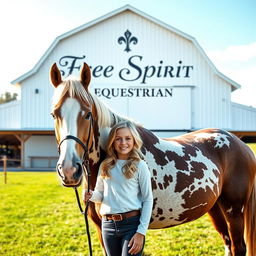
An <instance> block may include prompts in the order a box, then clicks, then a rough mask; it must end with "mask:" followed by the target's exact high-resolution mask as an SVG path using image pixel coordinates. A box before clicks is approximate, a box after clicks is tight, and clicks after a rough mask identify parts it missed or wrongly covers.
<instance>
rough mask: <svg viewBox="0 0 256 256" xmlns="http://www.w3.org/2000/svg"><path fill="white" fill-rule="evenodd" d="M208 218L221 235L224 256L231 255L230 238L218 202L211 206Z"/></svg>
mask: <svg viewBox="0 0 256 256" xmlns="http://www.w3.org/2000/svg"><path fill="white" fill-rule="evenodd" d="M208 214H209V216H210V219H211V221H212V223H213V226H214V227H215V229H216V230H217V231H218V233H219V234H220V236H221V237H222V239H223V241H224V244H225V256H232V253H231V240H230V237H229V233H228V226H227V222H226V220H225V216H224V215H223V213H222V211H221V209H220V207H219V205H218V203H215V205H214V206H213V207H212V208H211V210H210V211H209V212H208Z"/></svg>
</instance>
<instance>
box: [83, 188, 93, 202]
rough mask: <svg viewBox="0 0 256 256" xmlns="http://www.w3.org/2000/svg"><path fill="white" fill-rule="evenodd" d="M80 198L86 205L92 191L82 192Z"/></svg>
mask: <svg viewBox="0 0 256 256" xmlns="http://www.w3.org/2000/svg"><path fill="white" fill-rule="evenodd" d="M82 196H83V201H84V203H86V202H87V201H88V200H89V199H90V198H91V197H92V190H90V192H88V191H87V190H83V194H82Z"/></svg>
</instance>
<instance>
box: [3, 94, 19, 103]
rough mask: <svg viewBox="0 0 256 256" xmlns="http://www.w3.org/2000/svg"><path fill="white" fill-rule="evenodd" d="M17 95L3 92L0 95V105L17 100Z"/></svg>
mask: <svg viewBox="0 0 256 256" xmlns="http://www.w3.org/2000/svg"><path fill="white" fill-rule="evenodd" d="M17 97H18V94H17V93H10V92H5V93H3V94H1V96H0V104H3V103H7V102H10V101H13V100H17Z"/></svg>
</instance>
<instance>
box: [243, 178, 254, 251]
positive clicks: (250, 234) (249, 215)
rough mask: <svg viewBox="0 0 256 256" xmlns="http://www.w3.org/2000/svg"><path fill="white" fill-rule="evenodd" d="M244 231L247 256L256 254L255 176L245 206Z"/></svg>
mask: <svg viewBox="0 0 256 256" xmlns="http://www.w3.org/2000/svg"><path fill="white" fill-rule="evenodd" d="M244 222H245V231H244V237H245V242H246V248H247V255H248V256H255V255H256V177H255V178H254V184H253V188H252V192H251V195H250V198H249V201H248V203H247V205H246V207H245V215H244Z"/></svg>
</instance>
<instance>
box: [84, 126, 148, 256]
mask: <svg viewBox="0 0 256 256" xmlns="http://www.w3.org/2000/svg"><path fill="white" fill-rule="evenodd" d="M141 146H142V141H141V138H140V136H139V133H138V132H137V129H136V126H135V125H134V124H133V123H132V122H130V121H125V122H121V123H118V124H116V125H115V126H113V128H112V129H111V131H110V134H109V137H108V143H107V149H106V151H107V158H106V159H105V160H104V161H103V162H102V164H101V166H100V170H99V176H98V178H97V183H96V186H95V189H94V191H91V192H90V193H88V192H86V191H84V192H83V196H84V201H85V202H86V201H87V200H90V201H92V202H96V203H101V208H100V214H101V216H102V236H103V242H104V246H105V249H106V252H107V255H108V256H128V255H137V256H139V255H142V251H143V247H144V243H145V235H146V231H147V229H148V225H149V221H150V217H151V212H152V206H153V197H152V189H151V178H150V172H149V170H148V167H147V164H146V163H145V162H144V161H143V154H142V153H141V150H140V149H141Z"/></svg>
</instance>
